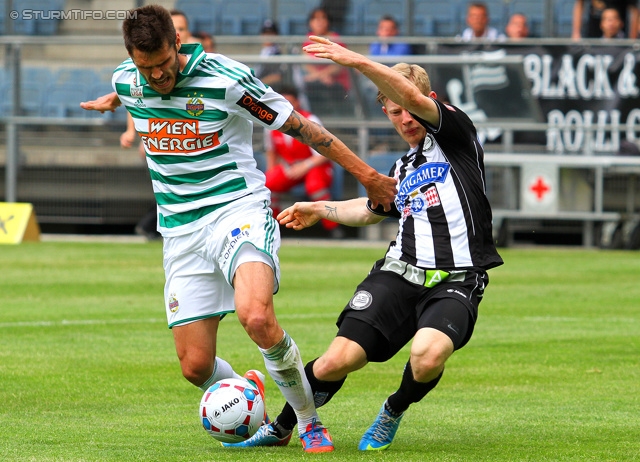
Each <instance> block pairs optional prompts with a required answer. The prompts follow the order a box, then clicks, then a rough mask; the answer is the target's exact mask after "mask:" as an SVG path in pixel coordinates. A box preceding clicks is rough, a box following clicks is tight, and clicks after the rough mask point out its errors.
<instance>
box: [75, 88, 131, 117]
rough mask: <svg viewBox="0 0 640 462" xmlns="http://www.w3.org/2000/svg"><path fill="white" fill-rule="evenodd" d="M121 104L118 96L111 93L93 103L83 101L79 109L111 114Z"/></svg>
mask: <svg viewBox="0 0 640 462" xmlns="http://www.w3.org/2000/svg"><path fill="white" fill-rule="evenodd" d="M121 104H122V103H121V102H120V98H118V94H117V93H116V92H115V91H114V92H112V93H108V94H106V95H102V96H101V97H99V98H96V99H94V100H93V101H83V102H82V103H80V107H81V108H82V109H86V110H87V111H100V112H107V111H110V112H113V111H115V110H116V108H117V107H118V106H120V105H121Z"/></svg>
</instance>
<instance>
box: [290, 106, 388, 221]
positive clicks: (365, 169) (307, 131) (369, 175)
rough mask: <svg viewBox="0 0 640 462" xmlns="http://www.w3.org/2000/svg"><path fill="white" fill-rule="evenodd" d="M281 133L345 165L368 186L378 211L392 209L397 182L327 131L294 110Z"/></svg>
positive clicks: (369, 193) (368, 192)
mask: <svg viewBox="0 0 640 462" xmlns="http://www.w3.org/2000/svg"><path fill="white" fill-rule="evenodd" d="M280 131H281V132H282V133H285V134H287V135H289V136H292V137H293V138H295V139H297V140H299V141H301V142H303V143H304V144H307V145H309V146H311V147H312V148H313V149H315V150H316V151H318V152H319V153H320V154H322V155H323V156H325V157H327V158H329V159H331V160H333V161H334V162H337V163H338V164H340V165H342V167H344V168H345V170H347V171H348V172H350V173H351V174H352V175H353V176H354V177H355V178H356V179H357V180H358V181H359V182H360V183H361V184H362V185H363V186H364V187H365V189H366V190H367V196H369V199H371V204H372V205H373V207H374V208H375V207H376V206H377V205H378V204H382V205H383V206H384V210H390V208H391V204H392V203H393V199H394V197H395V194H396V185H395V180H394V179H393V178H389V177H388V176H385V175H381V174H379V173H378V172H376V171H375V169H373V168H372V167H370V166H369V165H367V163H366V162H364V161H363V160H362V159H360V158H359V157H358V156H357V155H356V154H354V153H353V152H352V151H351V150H350V149H349V148H348V147H347V146H346V145H345V144H344V143H343V142H342V141H340V140H339V139H338V138H337V137H336V136H334V135H333V134H332V133H331V132H329V131H328V130H327V129H326V128H324V127H322V126H321V125H318V124H317V123H315V122H312V121H310V120H309V119H307V118H306V117H304V116H303V115H302V114H300V113H299V112H297V111H293V112H292V113H291V115H290V116H289V119H287V121H286V122H285V123H284V125H283V126H282V127H281V128H280Z"/></svg>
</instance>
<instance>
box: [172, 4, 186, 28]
mask: <svg viewBox="0 0 640 462" xmlns="http://www.w3.org/2000/svg"><path fill="white" fill-rule="evenodd" d="M169 14H170V15H171V16H182V17H183V18H184V20H185V21H186V22H187V29H188V28H189V18H188V16H187V15H186V13H185V12H184V11H182V10H176V9H173V10H169Z"/></svg>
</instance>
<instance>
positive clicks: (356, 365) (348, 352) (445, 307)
mask: <svg viewBox="0 0 640 462" xmlns="http://www.w3.org/2000/svg"><path fill="white" fill-rule="evenodd" d="M311 39H312V40H313V41H314V42H316V43H315V44H313V45H309V46H306V47H304V50H305V51H306V52H309V53H315V54H316V56H317V57H320V58H329V59H331V60H333V61H335V62H336V63H338V64H342V65H344V66H349V67H353V68H355V69H357V70H358V71H360V72H361V73H362V74H364V75H365V76H366V77H368V78H369V79H370V80H371V81H372V82H373V83H375V84H376V86H377V87H378V89H379V90H380V93H379V94H378V100H379V102H380V103H382V105H383V108H382V110H383V111H384V113H385V114H386V115H387V117H388V118H389V120H390V121H391V122H392V123H393V125H394V127H395V129H396V130H397V131H398V133H399V134H400V136H401V137H402V138H403V139H404V140H405V141H406V142H407V143H408V144H409V147H410V149H409V151H408V153H407V154H406V155H404V156H402V157H401V158H400V159H398V160H397V161H396V162H395V164H394V165H393V166H390V172H389V176H392V177H393V178H395V180H396V184H397V186H396V188H397V190H398V194H397V195H396V200H395V210H392V211H391V212H385V211H384V210H382V209H381V208H380V207H373V206H372V204H371V202H370V201H368V200H367V198H359V199H353V200H348V201H340V202H322V201H320V202H313V203H312V202H303V203H296V204H294V205H293V206H291V207H290V208H288V209H286V210H284V211H283V212H281V213H280V215H279V216H278V219H279V221H280V224H284V225H286V226H287V227H289V228H293V229H296V230H299V229H303V228H306V227H308V226H311V225H313V224H314V223H316V222H317V221H318V220H320V219H323V218H324V219H329V220H333V221H335V222H338V223H341V224H344V225H347V226H363V225H370V224H374V223H378V222H380V221H382V220H383V219H384V218H386V217H393V218H396V219H397V220H398V233H397V236H396V239H395V241H393V242H391V244H390V245H389V249H388V250H387V252H386V255H385V256H384V257H383V258H381V259H380V260H378V261H377V262H376V263H375V264H374V266H373V268H372V269H371V271H370V273H369V275H368V276H367V277H366V278H365V279H364V281H362V282H361V283H360V284H359V285H358V287H357V288H356V290H355V294H354V295H353V297H352V298H351V300H350V301H349V303H348V304H347V305H346V307H345V308H344V310H343V311H342V313H341V315H340V317H339V318H338V322H337V325H338V333H337V336H336V338H335V339H334V340H333V342H332V343H331V345H330V346H329V348H328V350H327V351H326V352H325V353H324V354H323V355H322V356H320V357H319V358H317V359H315V360H313V361H311V362H310V363H308V364H307V365H306V367H305V371H306V373H307V377H308V378H309V383H310V384H311V387H312V389H313V391H314V396H315V401H316V405H322V404H324V403H326V402H328V401H329V399H331V397H332V396H333V395H334V394H335V393H336V392H337V391H338V390H339V389H340V388H341V386H342V384H343V383H344V381H345V380H346V377H347V374H349V373H350V372H353V371H356V370H358V369H361V368H362V367H364V366H365V365H366V364H367V363H368V362H370V361H373V362H383V361H387V360H389V359H390V358H391V357H393V356H394V355H395V354H396V353H397V352H398V351H400V349H401V348H402V347H403V346H404V345H406V344H407V343H409V342H410V341H411V340H412V339H413V342H412V344H411V353H410V358H409V360H408V361H407V363H406V366H405V369H404V372H403V374H402V379H401V383H400V386H399V388H398V390H397V391H396V392H395V393H393V394H392V395H390V396H389V397H388V398H387V400H386V401H385V402H384V404H383V405H382V408H381V409H380V412H379V414H378V416H377V418H376V419H375V421H374V423H373V424H372V425H371V427H369V429H368V430H367V431H366V432H365V433H364V435H363V437H362V439H361V441H360V444H359V445H358V448H359V449H360V450H363V451H367V450H384V449H387V448H388V447H389V446H390V444H391V443H392V441H393V438H394V436H395V434H396V431H397V429H398V426H399V424H400V421H401V419H402V416H403V415H404V413H405V411H406V410H407V409H408V408H409V406H410V405H411V404H412V403H416V402H418V401H420V400H421V399H422V398H424V397H425V396H426V394H427V393H428V392H429V391H431V390H432V389H433V388H434V387H435V386H436V385H437V384H438V381H439V380H440V378H441V377H442V374H443V372H444V367H445V362H446V361H447V359H448V358H449V357H450V356H451V355H452V354H453V352H454V351H456V350H458V349H460V348H462V347H463V346H464V345H466V343H467V342H468V341H469V339H470V337H471V335H472V333H473V328H474V325H475V322H476V319H477V315H478V305H479V303H480V301H481V300H482V296H483V293H484V289H485V287H486V286H487V284H488V282H489V279H488V276H487V270H488V269H490V268H493V267H496V266H498V265H501V264H502V259H501V258H500V255H499V254H498V252H497V251H496V248H495V246H494V243H493V238H492V229H491V208H490V205H489V202H488V200H487V198H486V195H485V192H484V165H483V155H484V153H483V150H482V146H480V143H479V142H478V140H477V134H476V129H475V127H474V126H473V123H472V122H471V120H470V119H469V117H467V115H466V114H464V113H463V112H462V111H461V110H460V109H459V108H456V107H453V106H450V105H446V104H443V103H441V102H439V101H437V100H436V94H435V93H434V92H433V91H431V84H430V82H429V77H428V75H427V73H426V72H425V70H424V69H423V68H421V67H420V66H417V65H410V64H405V63H401V64H398V65H396V66H394V67H392V68H389V67H387V66H385V65H382V64H379V63H375V62H373V61H371V60H369V59H368V58H366V57H364V56H362V55H360V54H358V53H355V52H353V51H350V50H348V49H346V48H344V47H341V46H340V45H337V44H334V43H332V42H331V41H330V40H328V39H326V38H322V37H312V38H311ZM294 426H295V414H294V413H293V412H292V409H291V408H290V407H288V406H287V405H285V408H284V409H283V411H282V413H281V414H280V415H279V416H278V417H277V418H276V419H275V420H274V421H273V422H272V423H271V424H269V425H265V426H263V427H261V429H260V430H259V431H258V432H257V433H256V434H255V435H254V436H253V437H252V438H250V439H249V440H247V441H246V442H244V443H239V444H238V445H239V446H245V447H246V446H267V445H276V444H278V443H279V442H281V441H282V439H283V438H285V437H286V435H287V434H288V432H291V430H292V429H293V427H294Z"/></svg>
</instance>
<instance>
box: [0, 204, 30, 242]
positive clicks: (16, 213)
mask: <svg viewBox="0 0 640 462" xmlns="http://www.w3.org/2000/svg"><path fill="white" fill-rule="evenodd" d="M39 240H40V226H38V220H36V213H35V211H34V210H33V205H31V204H24V203H9V202H0V244H20V243H21V242H22V241H39Z"/></svg>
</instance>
